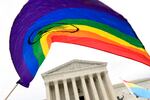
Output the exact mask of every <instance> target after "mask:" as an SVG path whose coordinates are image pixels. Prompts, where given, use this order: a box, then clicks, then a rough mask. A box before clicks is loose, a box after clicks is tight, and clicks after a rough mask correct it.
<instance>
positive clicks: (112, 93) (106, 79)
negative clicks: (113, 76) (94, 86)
mask: <svg viewBox="0 0 150 100" xmlns="http://www.w3.org/2000/svg"><path fill="white" fill-rule="evenodd" d="M104 80H105V81H106V82H105V83H106V86H107V87H108V89H109V93H110V96H111V99H112V100H116V97H115V93H114V89H113V87H112V85H111V81H110V79H109V76H108V72H104Z"/></svg>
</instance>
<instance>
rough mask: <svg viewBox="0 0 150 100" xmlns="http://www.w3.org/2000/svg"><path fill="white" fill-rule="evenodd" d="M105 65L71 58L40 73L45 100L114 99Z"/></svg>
mask: <svg viewBox="0 0 150 100" xmlns="http://www.w3.org/2000/svg"><path fill="white" fill-rule="evenodd" d="M106 65H107V63H105V62H95V61H84V60H72V61H70V62H68V63H65V64H63V65H60V66H58V67H56V68H55V69H52V70H50V71H48V72H46V73H44V74H42V77H43V79H44V82H45V86H46V94H47V100H116V96H115V94H114V90H113V87H112V84H111V82H110V79H109V76H108V72H107V69H106Z"/></svg>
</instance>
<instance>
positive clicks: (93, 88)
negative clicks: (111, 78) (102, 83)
mask: <svg viewBox="0 0 150 100" xmlns="http://www.w3.org/2000/svg"><path fill="white" fill-rule="evenodd" d="M89 79H90V85H91V88H92V93H93V97H94V100H99V96H98V93H97V90H96V87H95V83H94V80H93V75H89Z"/></svg>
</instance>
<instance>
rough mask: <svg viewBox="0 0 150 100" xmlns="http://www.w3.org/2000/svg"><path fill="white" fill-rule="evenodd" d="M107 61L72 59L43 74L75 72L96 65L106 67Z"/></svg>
mask: <svg viewBox="0 0 150 100" xmlns="http://www.w3.org/2000/svg"><path fill="white" fill-rule="evenodd" d="M106 64H107V63H105V62H96V61H86V60H77V59H75V60H72V61H70V62H67V63H65V64H63V65H60V66H58V67H56V68H54V69H52V70H50V71H48V72H46V73H44V74H42V76H47V75H54V74H59V73H67V72H75V71H79V70H85V69H93V68H95V67H104V66H106Z"/></svg>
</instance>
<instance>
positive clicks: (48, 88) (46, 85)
mask: <svg viewBox="0 0 150 100" xmlns="http://www.w3.org/2000/svg"><path fill="white" fill-rule="evenodd" d="M45 87H46V96H47V100H51V91H50V84H49V82H46V83H45Z"/></svg>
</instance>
